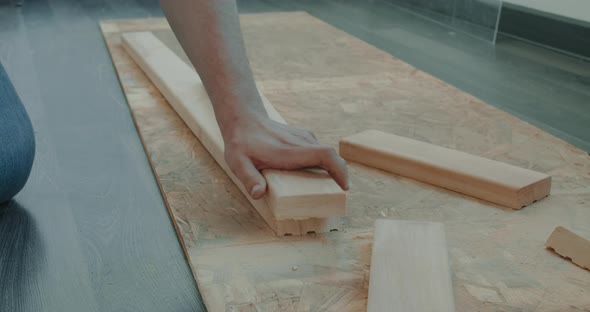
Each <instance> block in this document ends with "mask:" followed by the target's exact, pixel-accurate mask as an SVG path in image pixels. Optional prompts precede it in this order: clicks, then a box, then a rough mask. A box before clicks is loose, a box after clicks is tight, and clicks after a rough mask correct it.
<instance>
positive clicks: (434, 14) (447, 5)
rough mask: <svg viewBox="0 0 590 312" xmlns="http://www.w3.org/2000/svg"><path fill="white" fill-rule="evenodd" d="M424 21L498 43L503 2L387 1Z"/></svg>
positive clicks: (446, 0)
mask: <svg viewBox="0 0 590 312" xmlns="http://www.w3.org/2000/svg"><path fill="white" fill-rule="evenodd" d="M385 1H386V2H389V3H391V4H393V5H396V6H398V7H400V8H403V9H406V10H410V11H412V12H413V13H416V14H418V15H420V16H422V17H425V18H428V19H430V20H433V21H436V22H438V23H442V24H444V25H447V26H450V27H452V28H453V29H455V30H457V31H461V32H465V33H467V34H470V35H472V36H475V37H478V38H481V39H484V40H486V41H490V42H495V40H496V32H497V30H498V21H499V17H500V10H501V7H502V1H501V0H385Z"/></svg>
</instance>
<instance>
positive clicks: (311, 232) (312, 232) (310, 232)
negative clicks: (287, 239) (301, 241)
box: [307, 231, 315, 234]
mask: <svg viewBox="0 0 590 312" xmlns="http://www.w3.org/2000/svg"><path fill="white" fill-rule="evenodd" d="M307 234H315V231H307Z"/></svg>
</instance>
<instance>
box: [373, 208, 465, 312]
mask: <svg viewBox="0 0 590 312" xmlns="http://www.w3.org/2000/svg"><path fill="white" fill-rule="evenodd" d="M367 311H368V312H385V311H388V312H408V311H420V312H451V311H455V299H454V296H453V284H452V279H451V271H450V268H449V256H448V252H447V243H446V239H445V231H444V226H443V224H442V223H431V222H413V221H396V220H377V221H375V234H374V236H373V251H372V255H371V273H370V280H369V300H368V303H367Z"/></svg>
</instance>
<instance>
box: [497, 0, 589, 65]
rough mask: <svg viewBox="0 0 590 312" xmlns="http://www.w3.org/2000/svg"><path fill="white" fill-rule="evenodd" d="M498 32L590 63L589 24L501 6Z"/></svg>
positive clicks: (519, 8)
mask: <svg viewBox="0 0 590 312" xmlns="http://www.w3.org/2000/svg"><path fill="white" fill-rule="evenodd" d="M498 31H499V32H500V33H501V34H502V35H508V36H510V37H516V38H520V39H524V40H526V41H528V42H532V43H536V44H539V45H542V46H545V47H548V48H552V49H555V50H559V51H562V52H565V53H567V54H570V55H573V56H579V57H581V58H584V59H590V23H586V22H583V21H578V20H574V19H570V18H566V17H562V16H558V15H554V14H551V13H546V12H541V11H537V10H534V9H530V8H526V7H522V6H519V5H515V4H510V3H504V4H503V7H502V13H501V16H500V24H499V26H498Z"/></svg>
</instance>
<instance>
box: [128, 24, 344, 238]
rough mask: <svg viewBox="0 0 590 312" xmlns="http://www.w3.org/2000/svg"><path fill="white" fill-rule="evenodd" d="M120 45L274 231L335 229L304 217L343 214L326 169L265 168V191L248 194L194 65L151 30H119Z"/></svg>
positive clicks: (269, 107)
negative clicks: (261, 196)
mask: <svg viewBox="0 0 590 312" xmlns="http://www.w3.org/2000/svg"><path fill="white" fill-rule="evenodd" d="M123 46H124V48H125V50H126V51H127V52H128V53H129V54H130V55H131V56H132V57H133V59H134V60H135V62H137V64H139V66H140V67H141V68H142V70H143V71H144V72H145V73H146V74H147V75H148V77H150V79H151V81H152V82H153V83H154V84H155V85H156V86H157V88H158V90H159V91H160V92H162V94H163V95H164V97H165V98H166V99H167V100H168V102H169V103H170V104H171V105H172V107H173V108H174V109H175V110H176V112H177V113H178V114H179V115H180V116H181V118H182V119H183V120H184V122H185V123H186V124H187V125H188V127H189V128H190V129H191V130H192V131H193V133H194V134H195V136H197V138H199V140H200V141H201V143H203V145H204V146H205V147H206V148H207V150H208V151H209V153H211V155H212V156H213V158H215V160H216V161H217V163H218V164H219V165H220V166H221V167H222V168H223V170H224V171H225V172H226V174H227V175H228V176H229V177H230V178H231V179H232V181H234V183H235V184H236V185H237V186H238V187H239V188H240V190H241V191H242V193H243V194H244V196H246V198H247V199H248V201H249V202H250V203H251V204H252V206H254V207H255V208H256V210H257V211H258V213H260V215H261V216H262V217H263V218H264V220H266V222H267V223H268V224H269V225H270V226H271V228H272V229H273V230H274V231H275V232H276V233H277V234H278V235H286V234H289V235H301V234H306V232H301V228H304V227H306V228H308V229H309V231H313V232H316V233H322V232H328V231H330V230H334V229H337V228H338V226H337V225H332V226H331V225H330V223H329V221H328V220H306V219H309V218H328V217H334V216H343V215H346V195H345V193H344V191H343V190H342V189H341V188H340V187H339V186H338V185H337V184H336V182H335V181H334V180H333V179H332V178H331V177H330V175H328V174H327V172H325V171H323V170H317V171H316V170H314V171H312V170H299V171H287V170H264V171H263V175H264V177H265V178H266V180H267V184H268V192H269V194H268V196H266V197H265V198H264V199H261V200H255V199H253V198H252V197H251V196H250V194H249V192H248V190H246V189H245V188H244V187H243V185H242V183H241V182H240V181H239V180H238V178H237V177H236V176H235V175H234V174H233V173H232V171H231V169H230V168H229V166H228V165H227V163H226V162H225V157H224V149H225V146H224V142H223V138H222V136H221V132H220V131H219V127H218V125H217V122H216V120H215V113H214V112H213V107H212V106H211V102H210V100H209V97H208V95H207V92H206V90H205V87H204V86H203V83H202V82H201V80H200V78H199V76H198V75H197V73H196V72H195V70H194V69H193V68H192V67H189V65H187V64H186V63H184V62H183V61H182V60H181V59H180V58H179V57H178V56H177V55H176V54H174V52H172V51H171V50H170V49H169V48H168V47H166V46H165V45H164V44H163V43H162V42H161V41H160V40H158V39H157V38H156V37H155V36H154V35H153V34H152V33H150V32H133V33H126V34H123ZM261 97H262V99H263V103H264V106H265V108H266V110H267V113H268V115H269V116H270V117H271V118H272V119H273V120H275V121H278V122H281V123H285V120H284V119H283V118H282V117H281V116H280V114H279V113H278V112H277V111H276V110H275V109H274V107H273V106H272V105H271V104H270V103H269V102H268V100H267V99H266V98H265V97H264V95H261ZM295 219H298V220H295Z"/></svg>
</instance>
